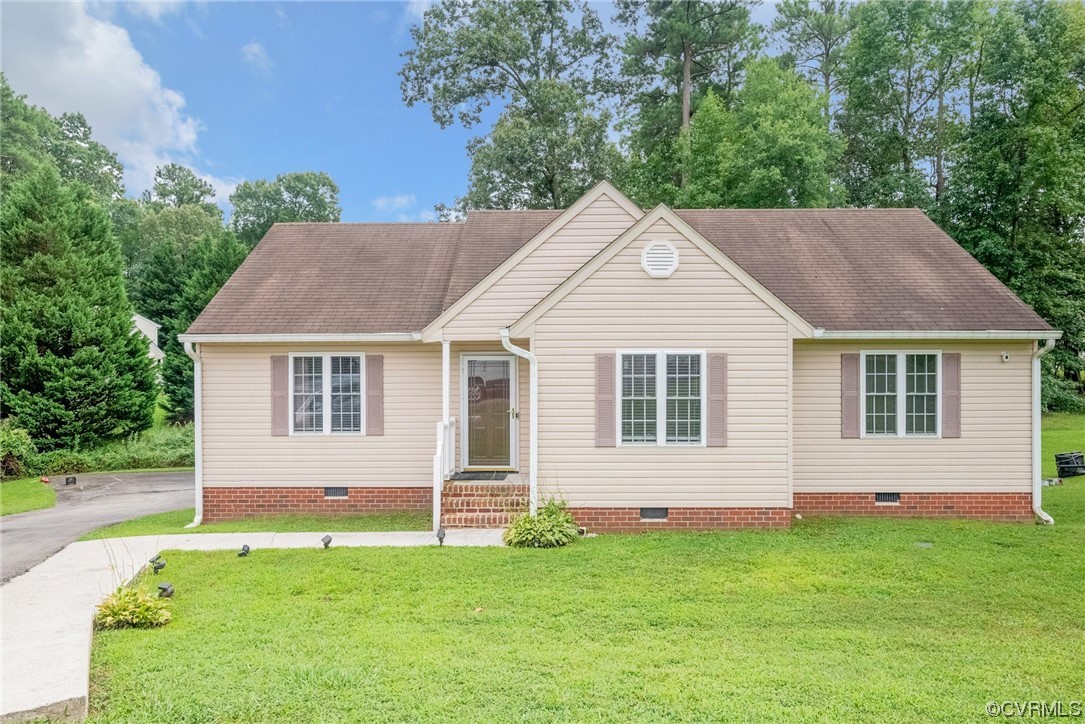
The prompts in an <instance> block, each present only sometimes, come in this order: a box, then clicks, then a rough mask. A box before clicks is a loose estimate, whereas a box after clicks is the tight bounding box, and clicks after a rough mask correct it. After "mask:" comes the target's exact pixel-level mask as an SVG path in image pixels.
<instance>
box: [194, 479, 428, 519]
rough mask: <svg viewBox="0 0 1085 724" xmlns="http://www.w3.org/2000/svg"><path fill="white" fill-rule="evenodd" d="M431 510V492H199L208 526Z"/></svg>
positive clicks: (359, 489)
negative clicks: (268, 519)
mask: <svg viewBox="0 0 1085 724" xmlns="http://www.w3.org/2000/svg"><path fill="white" fill-rule="evenodd" d="M432 509H433V490H432V488H347V497H345V498H325V497H324V488H323V487H319V488H309V487H306V488H266V487H264V488H255V487H254V488H210V487H208V488H204V489H203V519H204V521H205V522H208V523H213V522H215V521H219V520H237V519H238V518H254V517H258V516H264V515H283V514H287V513H302V514H308V515H327V516H336V515H350V514H353V513H394V512H427V513H428V512H430V511H431V510H432Z"/></svg>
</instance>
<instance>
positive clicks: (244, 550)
mask: <svg viewBox="0 0 1085 724" xmlns="http://www.w3.org/2000/svg"><path fill="white" fill-rule="evenodd" d="M250 550H252V549H251V548H249V547H248V546H247V545H243V546H241V550H239V551H238V552H237V557H238V558H244V557H245V556H247V555H248V554H249V551H250Z"/></svg>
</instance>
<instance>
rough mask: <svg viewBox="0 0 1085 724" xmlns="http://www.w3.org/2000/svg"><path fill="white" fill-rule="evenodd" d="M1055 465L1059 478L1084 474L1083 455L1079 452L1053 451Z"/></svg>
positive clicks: (1084, 462)
mask: <svg viewBox="0 0 1085 724" xmlns="http://www.w3.org/2000/svg"><path fill="white" fill-rule="evenodd" d="M1055 467H1056V468H1058V469H1059V477H1060V478H1072V477H1074V476H1075V475H1085V455H1082V454H1081V453H1080V452H1068V453H1055Z"/></svg>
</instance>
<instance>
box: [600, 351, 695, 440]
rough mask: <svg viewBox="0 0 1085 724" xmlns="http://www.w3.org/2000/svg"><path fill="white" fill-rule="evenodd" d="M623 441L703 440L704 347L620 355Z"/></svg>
mask: <svg viewBox="0 0 1085 724" xmlns="http://www.w3.org/2000/svg"><path fill="white" fill-rule="evenodd" d="M620 366H621V381H620V384H621V396H620V397H621V399H620V401H619V404H620V412H621V441H622V444H636V443H647V444H651V445H658V444H667V445H676V444H677V445H681V444H694V445H696V444H700V443H701V442H702V440H703V430H702V428H703V422H702V420H703V407H704V401H703V396H702V395H703V391H704V383H703V370H704V356H703V354H701V353H700V352H630V353H624V354H621V355H620Z"/></svg>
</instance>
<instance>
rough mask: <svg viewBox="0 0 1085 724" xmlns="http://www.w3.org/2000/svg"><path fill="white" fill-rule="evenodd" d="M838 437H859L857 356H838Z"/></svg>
mask: <svg viewBox="0 0 1085 724" xmlns="http://www.w3.org/2000/svg"><path fill="white" fill-rule="evenodd" d="M840 437H859V355H858V354H857V353H855V354H842V355H840Z"/></svg>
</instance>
